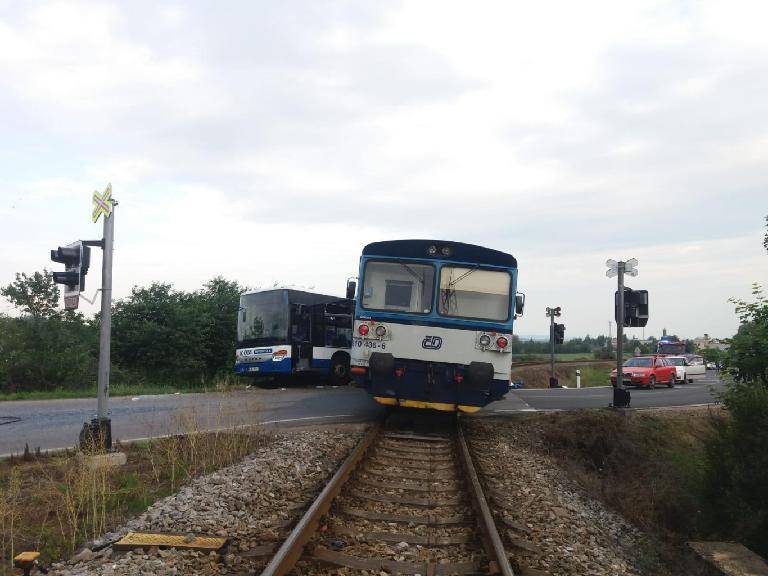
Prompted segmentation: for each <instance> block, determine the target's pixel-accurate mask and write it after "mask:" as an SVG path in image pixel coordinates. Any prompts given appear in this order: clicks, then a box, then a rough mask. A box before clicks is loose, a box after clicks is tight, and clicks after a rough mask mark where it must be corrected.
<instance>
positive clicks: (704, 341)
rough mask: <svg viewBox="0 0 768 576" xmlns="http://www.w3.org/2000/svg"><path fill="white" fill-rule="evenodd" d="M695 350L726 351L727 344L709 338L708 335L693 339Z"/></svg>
mask: <svg viewBox="0 0 768 576" xmlns="http://www.w3.org/2000/svg"><path fill="white" fill-rule="evenodd" d="M693 344H694V345H695V346H696V349H697V350H712V349H714V350H728V344H726V343H725V342H723V341H722V340H718V339H717V338H710V337H709V334H704V336H703V337H701V336H700V337H698V338H694V339H693Z"/></svg>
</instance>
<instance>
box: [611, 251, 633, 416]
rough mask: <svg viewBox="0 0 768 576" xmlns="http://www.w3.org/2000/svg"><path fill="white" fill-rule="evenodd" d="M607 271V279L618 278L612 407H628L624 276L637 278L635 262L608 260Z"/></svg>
mask: <svg viewBox="0 0 768 576" xmlns="http://www.w3.org/2000/svg"><path fill="white" fill-rule="evenodd" d="M605 265H606V266H608V270H607V271H606V272H605V275H606V276H608V278H611V277H613V276H617V277H618V288H617V291H616V302H615V309H616V388H615V389H614V392H613V405H614V407H617V408H619V407H626V406H629V392H627V391H626V389H625V388H624V322H625V314H624V274H625V273H627V274H629V275H630V276H637V260H636V259H635V258H632V259H630V260H627V261H626V262H624V261H619V262H616V260H608V261H607V262H606V263H605Z"/></svg>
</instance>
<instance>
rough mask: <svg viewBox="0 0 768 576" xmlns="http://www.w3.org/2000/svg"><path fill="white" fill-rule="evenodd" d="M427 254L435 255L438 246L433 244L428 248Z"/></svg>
mask: <svg viewBox="0 0 768 576" xmlns="http://www.w3.org/2000/svg"><path fill="white" fill-rule="evenodd" d="M427 254H429V255H430V256H434V255H435V254H437V246H434V245H433V246H430V247H429V248H427Z"/></svg>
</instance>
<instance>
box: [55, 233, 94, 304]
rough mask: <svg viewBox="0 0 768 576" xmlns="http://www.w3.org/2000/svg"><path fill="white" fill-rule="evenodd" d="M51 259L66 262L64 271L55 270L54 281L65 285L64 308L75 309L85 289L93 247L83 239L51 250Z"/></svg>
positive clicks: (60, 262) (61, 262)
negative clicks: (84, 242) (86, 244)
mask: <svg viewBox="0 0 768 576" xmlns="http://www.w3.org/2000/svg"><path fill="white" fill-rule="evenodd" d="M51 260H53V261H54V262H58V263H59V264H64V272H54V273H53V281H54V282H55V283H56V284H63V285H64V308H66V309H67V310H74V309H76V308H77V305H78V303H79V299H80V292H81V291H82V290H85V275H86V274H88V268H89V267H90V265H91V248H90V247H89V246H85V245H84V244H83V243H82V242H81V241H79V240H78V241H77V242H73V243H72V244H68V245H67V246H59V247H58V248H57V249H56V250H51Z"/></svg>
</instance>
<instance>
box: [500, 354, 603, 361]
mask: <svg viewBox="0 0 768 576" xmlns="http://www.w3.org/2000/svg"><path fill="white" fill-rule="evenodd" d="M549 356H550V355H549V353H546V354H541V353H536V354H516V355H515V360H516V361H518V362H530V361H533V360H549ZM594 359H595V357H594V356H593V355H592V353H591V352H568V353H564V354H555V362H571V361H574V360H594Z"/></svg>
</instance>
